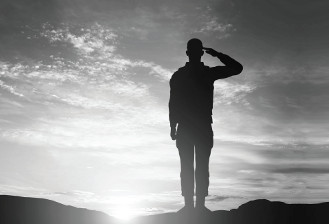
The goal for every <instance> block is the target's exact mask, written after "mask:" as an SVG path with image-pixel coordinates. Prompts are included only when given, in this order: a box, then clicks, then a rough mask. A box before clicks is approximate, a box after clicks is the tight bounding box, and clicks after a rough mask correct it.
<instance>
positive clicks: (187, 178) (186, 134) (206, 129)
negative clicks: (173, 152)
mask: <svg viewBox="0 0 329 224" xmlns="http://www.w3.org/2000/svg"><path fill="white" fill-rule="evenodd" d="M213 136H214V134H213V130H212V126H211V123H205V124H180V123H179V124H178V127H177V137H176V147H177V148H178V152H179V157H180V164H181V172H180V178H181V190H182V196H184V197H186V196H188V197H189V196H192V197H193V195H196V196H202V197H205V196H208V187H209V158H210V154H211V149H212V147H213V144H214V140H213ZM194 155H195V171H194ZM194 181H195V194H194Z"/></svg>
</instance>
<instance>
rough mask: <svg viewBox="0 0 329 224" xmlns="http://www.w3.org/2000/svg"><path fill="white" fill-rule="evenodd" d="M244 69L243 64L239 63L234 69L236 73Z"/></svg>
mask: <svg viewBox="0 0 329 224" xmlns="http://www.w3.org/2000/svg"><path fill="white" fill-rule="evenodd" d="M242 70H243V66H242V65H241V64H240V63H239V65H237V66H236V68H235V69H234V73H235V75H239V74H240V73H241V72H242Z"/></svg>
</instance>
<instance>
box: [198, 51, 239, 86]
mask: <svg viewBox="0 0 329 224" xmlns="http://www.w3.org/2000/svg"><path fill="white" fill-rule="evenodd" d="M203 49H204V50H205V51H206V53H208V54H210V55H211V56H213V57H217V58H218V59H219V60H220V61H221V62H222V63H223V64H224V65H225V66H216V67H212V68H210V74H211V76H212V77H213V79H214V81H215V80H217V79H225V78H228V77H231V76H234V75H238V74H240V73H241V72H242V70H243V66H242V65H241V64H240V63H239V62H237V61H236V60H234V59H233V58H231V57H230V56H228V55H226V54H223V53H220V52H218V51H215V50H214V49H212V48H205V47H204V48H203Z"/></svg>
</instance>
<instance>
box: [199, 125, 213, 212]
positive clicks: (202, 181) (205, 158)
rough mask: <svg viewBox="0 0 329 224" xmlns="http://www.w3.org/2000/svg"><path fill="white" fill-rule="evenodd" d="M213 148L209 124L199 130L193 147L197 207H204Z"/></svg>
mask: <svg viewBox="0 0 329 224" xmlns="http://www.w3.org/2000/svg"><path fill="white" fill-rule="evenodd" d="M212 147H213V131H212V128H211V124H210V125H209V126H206V127H204V128H202V129H200V137H199V138H198V140H197V142H196V145H195V162H196V169H195V182H196V197H197V203H196V205H197V206H204V203H205V197H206V196H208V187H209V158H210V154H211V149H212Z"/></svg>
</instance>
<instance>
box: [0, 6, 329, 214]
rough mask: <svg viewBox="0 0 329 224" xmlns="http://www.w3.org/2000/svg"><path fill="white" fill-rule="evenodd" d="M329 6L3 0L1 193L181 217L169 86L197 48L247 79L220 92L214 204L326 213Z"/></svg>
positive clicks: (225, 83)
mask: <svg viewBox="0 0 329 224" xmlns="http://www.w3.org/2000/svg"><path fill="white" fill-rule="evenodd" d="M328 7H329V3H328V2H326V1H322V0H317V1H306V0H299V1H297V0H291V1H284V0H276V1H273V0H267V1H263V0H247V1H246V0H231V1H229V0H218V1H214V0H205V1H196V0H189V1H188V0H178V1H177V0H176V1H173V0H172V1H171V0H166V1H159V0H153V1H151V0H139V1H137V0H136V1H133V0H120V1H114V0H94V1H88V0H70V1H69V0H47V1H45V0H2V1H1V2H0V30H1V32H0V102H1V103H0V194H9V195H17V196H26V197H38V198H47V199H51V200H54V201H57V202H60V203H63V204H67V205H73V206H77V207H84V208H88V209H94V210H99V211H103V212H106V213H107V214H109V215H113V216H116V217H121V218H129V217H133V216H136V215H148V214H158V213H164V212H173V211H177V210H178V209H179V208H181V207H182V206H183V198H182V197H181V192H180V179H179V178H180V177H179V172H180V165H179V155H178V151H177V149H176V147H175V142H174V141H172V140H171V138H170V135H169V133H170V127H169V115H168V100H169V79H170V77H171V75H172V74H173V73H174V72H175V71H176V70H177V69H178V68H179V67H182V66H184V64H185V62H186V61H187V60H188V58H187V57H186V54H185V51H186V42H187V41H188V40H189V39H190V38H193V37H196V38H199V39H201V40H202V41H203V45H204V46H206V47H211V48H214V49H216V50H217V51H219V52H223V53H225V54H228V55H229V56H231V57H232V58H234V59H236V60H237V61H239V62H240V63H241V64H242V65H243V66H244V70H243V72H242V73H241V74H240V75H238V76H234V77H230V78H227V79H222V80H218V81H216V82H215V97H214V110H213V120H214V123H213V129H214V139H215V145H214V148H213V150H212V154H211V158H210V187H209V196H208V197H207V199H206V200H207V201H206V205H207V206H208V207H209V208H210V209H212V210H219V209H225V210H229V209H233V208H237V207H238V206H239V205H241V204H243V203H245V202H247V201H250V200H254V199H258V198H266V199H269V200H272V201H283V202H286V203H318V202H324V201H329V193H328V192H329V191H328V190H329V189H328V186H329V165H328V164H329V140H328V136H327V135H328V134H327V133H328V130H329V122H328V119H327V118H328V116H329V106H328V105H329V104H328V102H329V88H328V87H329V86H328V84H329V76H328V73H329V65H328V64H327V63H328V57H329V45H328V41H327V40H328V39H329V32H328V30H329V15H328V13H327V11H328ZM202 61H203V62H204V63H205V64H207V65H209V66H217V65H221V62H220V61H219V60H218V59H216V58H213V57H211V56H210V55H204V56H203V58H202Z"/></svg>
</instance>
